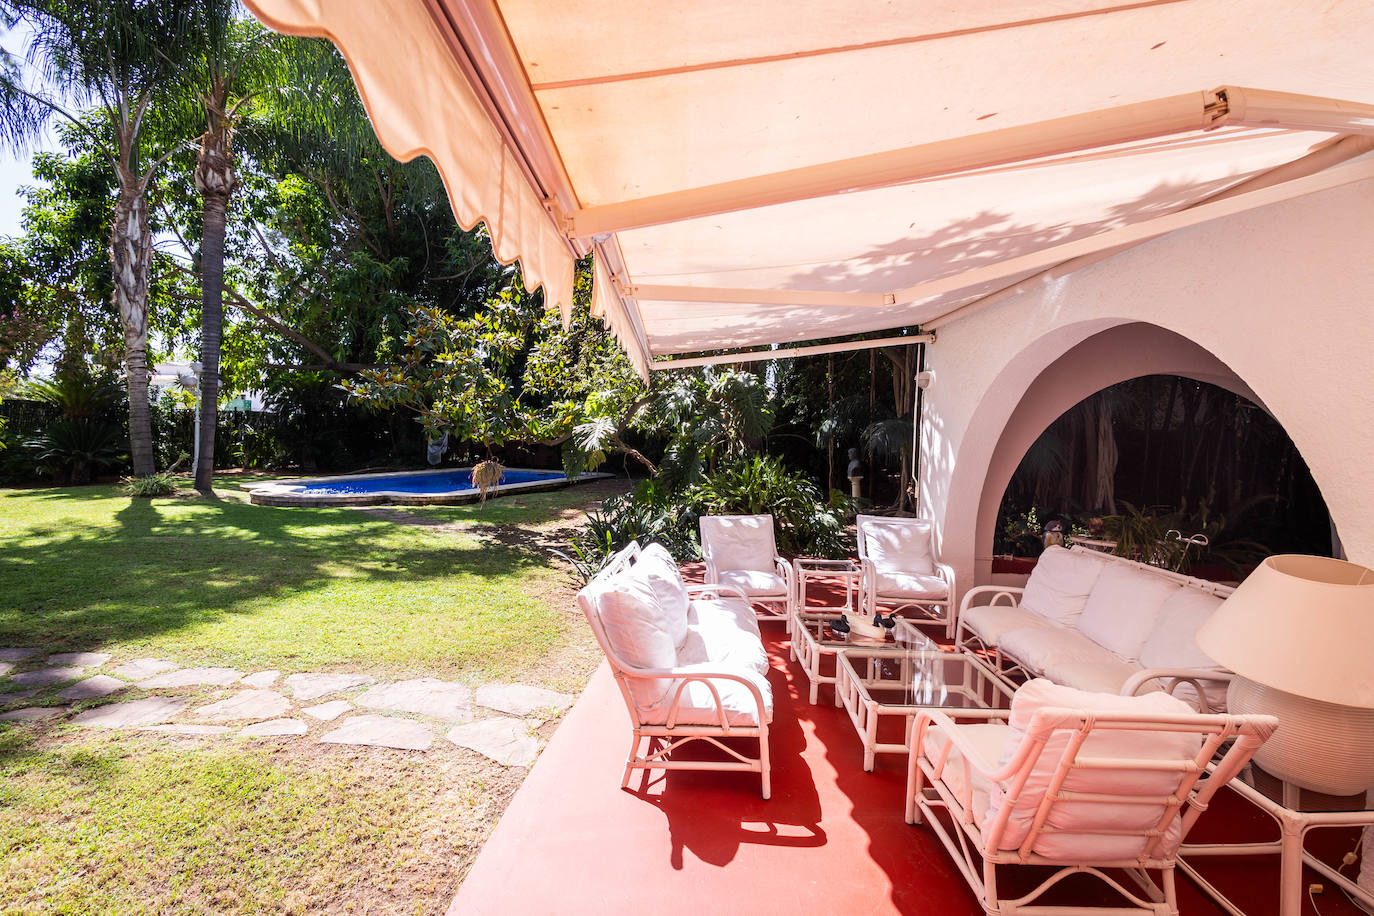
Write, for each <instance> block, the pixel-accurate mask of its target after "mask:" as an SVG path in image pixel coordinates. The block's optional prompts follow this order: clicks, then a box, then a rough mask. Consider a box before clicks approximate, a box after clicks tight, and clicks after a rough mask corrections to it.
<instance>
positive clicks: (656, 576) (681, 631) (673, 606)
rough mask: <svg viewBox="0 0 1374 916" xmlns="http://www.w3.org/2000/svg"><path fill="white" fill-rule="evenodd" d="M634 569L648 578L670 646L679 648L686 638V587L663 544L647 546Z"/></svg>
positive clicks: (641, 552)
mask: <svg viewBox="0 0 1374 916" xmlns="http://www.w3.org/2000/svg"><path fill="white" fill-rule="evenodd" d="M635 568H636V569H639V570H640V571H641V572H642V573H643V574H644V575H645V576H647V577H648V579H649V585H651V586H652V587H653V590H654V595H655V596H657V598H658V604H659V608H660V609H661V610H662V611H663V617H664V622H665V623H666V624H667V626H668V633H669V635H670V636H671V637H672V638H673V645H675V646H680V645H682V641H683V640H685V639H686V638H687V585H686V584H685V583H684V582H683V581H682V573H681V572H680V571H679V570H678V568H677V563H676V562H675V561H674V560H673V555H672V554H670V553H669V552H668V548H666V547H664V546H663V545H662V544H650V545H649V546H648V547H645V548H644V549H643V550H641V551H640V553H639V561H638V562H637V563H636V564H635Z"/></svg>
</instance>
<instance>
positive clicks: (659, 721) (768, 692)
mask: <svg viewBox="0 0 1374 916" xmlns="http://www.w3.org/2000/svg"><path fill="white" fill-rule="evenodd" d="M699 667H700V669H701V670H703V671H704V672H711V673H718V672H720V671H721V670H722V666H721V665H719V664H715V663H712V664H706V665H701V666H699ZM729 673H732V674H737V675H739V676H740V677H744V678H746V679H748V680H749V681H750V682H752V683H753V684H754V686H756V687H757V688H758V689H759V693H760V694H762V696H763V704H764V706H763V718H764V721H765V722H772V721H773V690H772V688H771V687H770V686H769V684H768V679H767V678H765V677H764V676H763V675H761V674H758V673H756V672H754V671H748V670H745V669H736V670H731V671H730V672H729ZM664 683H665V684H668V685H669V687H670V689H669V690H667V691H665V693H664V696H663V698H662V699H661V700H660V701H659V702H658V703H657V704H656V705H654V706H653V707H652V708H649V709H645V710H643V711H642V712H641V713H640V718H641V721H643V722H645V723H646V724H649V725H667V724H668V713H669V712H670V710H671V709H672V705H673V697H674V695H675V694H676V691H677V689H678V685H680V684H682V683H683V682H682V681H681V680H675V681H666V680H665V681H664ZM711 687H714V688H715V689H716V693H717V694H718V695H719V697H720V705H719V706H717V705H716V700H715V697H714V696H712V694H711V688H710V687H707V686H706V684H704V683H702V682H701V681H688V682H687V683H686V685H685V686H683V688H682V697H681V699H680V701H679V702H678V704H677V717H676V719H675V720H674V723H675V724H676V725H719V724H720V710H721V709H724V710H725V720H726V722H727V723H728V724H730V725H737V726H756V725H758V724H759V714H758V702H757V701H756V700H755V699H754V695H753V693H751V692H750V690H749V688H748V687H746V686H744V685H743V684H741V683H740V682H739V681H735V680H730V679H727V678H713V679H711Z"/></svg>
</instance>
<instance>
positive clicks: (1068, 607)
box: [1021, 547, 1109, 627]
mask: <svg viewBox="0 0 1374 916" xmlns="http://www.w3.org/2000/svg"><path fill="white" fill-rule="evenodd" d="M1107 562H1109V561H1107V560H1105V559H1102V558H1099V557H1094V556H1093V555H1092V554H1090V553H1086V552H1084V551H1078V552H1074V551H1070V550H1065V549H1064V548H1063V547H1048V548H1046V549H1045V552H1044V553H1042V554H1040V559H1039V560H1037V561H1036V563H1035V569H1033V570H1032V571H1031V576H1030V580H1029V581H1027V582H1026V590H1025V593H1024V594H1023V595H1022V596H1021V606H1022V607H1023V608H1025V609H1026V610H1028V611H1034V612H1035V613H1037V614H1039V615H1040V616H1041V617H1044V618H1045V619H1046V620H1050V621H1053V622H1054V623H1058V624H1059V625H1060V626H1065V627H1071V626H1073V625H1074V624H1075V623H1077V622H1078V616H1079V615H1080V614H1082V613H1083V606H1084V605H1085V604H1086V603H1087V601H1088V594H1089V593H1090V592H1091V591H1092V590H1093V583H1095V582H1096V581H1097V577H1098V576H1099V575H1100V574H1101V573H1102V568H1103V567H1104V566H1105V565H1106V564H1107Z"/></svg>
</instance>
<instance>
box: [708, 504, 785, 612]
mask: <svg viewBox="0 0 1374 916" xmlns="http://www.w3.org/2000/svg"><path fill="white" fill-rule="evenodd" d="M701 555H702V558H703V559H704V560H705V561H706V581H707V582H708V583H710V584H719V585H728V586H730V587H732V588H736V589H738V590H740V591H741V592H743V593H744V594H745V595H746V596H747V597H748V599H749V601H750V602H751V603H753V604H754V605H755V607H758V608H760V609H761V610H763V612H764V615H765V616H766V617H768V618H777V619H780V620H787V619H790V618H791V616H792V609H793V605H794V603H795V598H796V583H795V582H794V581H793V572H792V564H790V563H788V562H787V561H786V560H784V559H783V558H782V557H780V556H778V548H777V541H776V540H775V539H774V537H773V516H771V515H703V516H702V517H701Z"/></svg>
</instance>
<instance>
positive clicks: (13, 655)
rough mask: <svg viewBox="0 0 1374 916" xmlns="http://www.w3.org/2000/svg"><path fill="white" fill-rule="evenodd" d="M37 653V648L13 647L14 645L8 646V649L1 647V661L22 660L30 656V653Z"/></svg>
mask: <svg viewBox="0 0 1374 916" xmlns="http://www.w3.org/2000/svg"><path fill="white" fill-rule="evenodd" d="M37 654H38V650H37V649H16V648H13V647H11V648H8V649H0V661H5V662H22V661H23V660H24V659H26V658H28V657H29V656H30V655H37Z"/></svg>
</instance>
